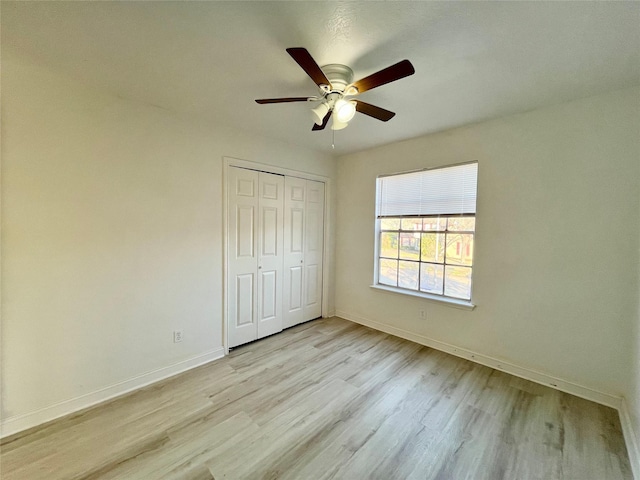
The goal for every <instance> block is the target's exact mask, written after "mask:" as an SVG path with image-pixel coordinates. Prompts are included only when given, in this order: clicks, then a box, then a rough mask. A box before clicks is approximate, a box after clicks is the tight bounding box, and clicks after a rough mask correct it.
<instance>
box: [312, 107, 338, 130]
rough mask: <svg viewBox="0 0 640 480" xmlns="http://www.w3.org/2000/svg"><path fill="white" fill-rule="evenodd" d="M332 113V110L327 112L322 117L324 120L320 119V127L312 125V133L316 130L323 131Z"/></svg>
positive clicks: (315, 124)
mask: <svg viewBox="0 0 640 480" xmlns="http://www.w3.org/2000/svg"><path fill="white" fill-rule="evenodd" d="M332 111H333V110H329V111H328V112H327V114H326V115H325V116H324V118H323V119H322V125H318V124H317V123H314V124H313V128H312V129H311V130H312V131H314V132H315V131H317V130H324V127H326V126H327V123H329V117H331V112H332Z"/></svg>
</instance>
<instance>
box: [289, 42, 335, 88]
mask: <svg viewBox="0 0 640 480" xmlns="http://www.w3.org/2000/svg"><path fill="white" fill-rule="evenodd" d="M287 53H288V54H289V55H291V57H292V58H293V59H294V60H295V61H296V62H297V63H298V65H300V67H302V69H303V70H304V71H305V72H306V74H307V75H309V77H311V80H313V81H314V82H315V83H316V85H318V86H320V85H329V86H330V85H331V83H330V82H329V80H328V79H327V77H326V76H325V74H324V73H323V72H322V70H320V67H319V66H318V64H317V63H316V61H315V60H314V59H313V57H312V56H311V54H310V53H309V52H307V49H306V48H301V47H295V48H287Z"/></svg>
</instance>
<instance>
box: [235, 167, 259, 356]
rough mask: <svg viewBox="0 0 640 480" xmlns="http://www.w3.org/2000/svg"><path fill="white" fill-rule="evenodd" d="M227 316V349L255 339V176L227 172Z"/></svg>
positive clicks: (256, 190) (241, 171) (256, 255)
mask: <svg viewBox="0 0 640 480" xmlns="http://www.w3.org/2000/svg"><path fill="white" fill-rule="evenodd" d="M227 192H228V214H229V230H228V252H227V258H228V272H227V315H228V322H227V324H228V328H229V332H228V338H229V347H235V346H237V345H241V344H243V343H247V342H250V341H252V340H255V339H256V338H257V334H258V327H257V323H256V314H255V305H256V293H257V292H256V288H257V279H256V277H257V274H256V271H257V265H258V248H257V247H258V236H257V229H258V204H259V200H258V194H259V174H258V172H255V171H252V170H245V169H242V168H235V167H231V168H229V178H228V184H227Z"/></svg>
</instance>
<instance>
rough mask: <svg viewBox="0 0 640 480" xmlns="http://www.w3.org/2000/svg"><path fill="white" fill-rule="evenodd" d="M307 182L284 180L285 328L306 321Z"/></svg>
mask: <svg viewBox="0 0 640 480" xmlns="http://www.w3.org/2000/svg"><path fill="white" fill-rule="evenodd" d="M306 188H307V181H306V180H303V179H301V178H296V177H285V182H284V257H283V258H284V272H283V274H284V275H283V276H284V286H283V291H282V299H283V327H284V328H287V327H292V326H293V325H297V324H298V323H301V322H303V321H304V317H303V287H304V282H303V276H304V269H303V267H304V233H305V199H306Z"/></svg>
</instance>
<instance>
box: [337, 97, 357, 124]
mask: <svg viewBox="0 0 640 480" xmlns="http://www.w3.org/2000/svg"><path fill="white" fill-rule="evenodd" d="M333 113H334V115H335V117H336V118H335V120H337V121H338V123H344V124H345V126H346V123H347V122H349V121H350V120H351V119H352V118H353V116H354V115H355V114H356V102H354V101H347V100H344V99H340V100H338V101H337V102H336V106H335V108H334V111H333ZM342 128H344V127H342ZM334 130H336V129H334Z"/></svg>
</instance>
